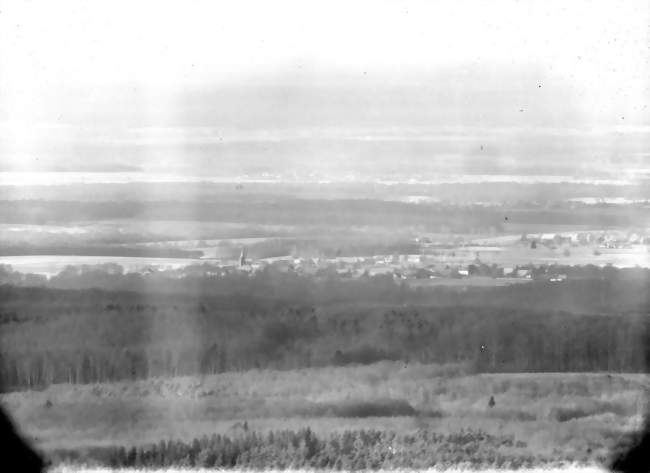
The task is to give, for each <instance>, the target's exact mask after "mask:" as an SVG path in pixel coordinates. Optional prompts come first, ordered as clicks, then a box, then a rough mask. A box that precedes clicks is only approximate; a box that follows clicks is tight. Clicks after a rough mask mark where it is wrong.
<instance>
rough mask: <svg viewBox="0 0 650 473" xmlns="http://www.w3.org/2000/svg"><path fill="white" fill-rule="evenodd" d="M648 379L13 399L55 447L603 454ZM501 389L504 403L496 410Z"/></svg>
mask: <svg viewBox="0 0 650 473" xmlns="http://www.w3.org/2000/svg"><path fill="white" fill-rule="evenodd" d="M648 386H649V383H648V379H647V377H646V376H643V375H620V374H616V375H614V374H612V375H609V374H605V373H603V374H596V373H594V374H586V373H585V374H566V373H562V374H480V375H472V374H467V372H466V371H465V370H464V367H463V366H462V365H442V366H441V365H419V364H409V365H404V364H403V363H400V362H381V363H377V364H374V365H368V366H348V367H328V368H318V369H303V370H293V371H249V372H242V373H222V374H218V375H211V376H205V377H182V378H172V379H150V380H142V381H135V382H120V383H109V384H96V385H62V384H60V385H52V386H50V387H48V388H47V389H45V390H43V391H24V392H15V393H9V394H5V395H3V397H2V402H3V404H4V405H5V406H6V407H7V408H8V409H9V410H10V411H11V412H12V413H13V415H14V416H15V417H16V419H17V421H18V423H19V424H20V425H21V426H22V427H23V429H24V432H25V434H26V435H27V436H29V437H32V438H33V439H35V440H36V442H37V444H38V445H39V446H40V447H41V448H42V449H44V450H45V451H52V450H56V449H83V448H91V447H98V446H104V447H110V446H125V447H127V448H128V447H130V446H134V445H147V444H150V443H156V442H160V441H161V440H168V439H177V440H180V441H184V442H191V441H193V440H194V439H196V438H200V437H202V436H211V435H213V434H222V435H228V436H237V435H239V434H240V433H242V432H243V431H244V430H247V431H250V432H258V433H260V434H266V433H268V432H269V431H277V430H296V431H297V430H300V429H305V428H310V429H311V430H312V431H313V432H314V433H315V434H316V435H318V436H325V437H327V436H329V435H333V434H340V433H342V432H345V431H359V430H365V429H372V430H377V431H381V432H392V433H395V434H397V435H409V434H414V433H417V432H429V433H438V434H441V435H443V434H444V435H447V434H450V433H455V432H461V431H466V430H468V429H471V430H473V431H477V432H482V433H484V434H486V435H492V436H499V437H501V436H506V437H509V438H512V439H513V441H514V442H515V443H516V442H518V441H520V442H524V443H525V447H521V448H520V449H519V450H520V451H521V453H522V454H525V455H535V456H543V457H552V458H556V459H558V460H564V461H580V462H583V463H585V462H589V461H597V459H598V458H601V459H602V458H603V457H604V456H606V455H608V454H609V452H610V450H611V448H612V447H613V445H615V444H616V443H617V442H618V441H619V439H620V437H621V435H622V434H623V433H625V432H629V431H631V430H633V429H634V428H636V427H638V426H639V424H640V421H641V416H640V414H641V411H642V409H643V407H644V406H643V402H642V400H643V399H644V394H643V393H644V392H645V390H646V389H648ZM491 396H493V397H494V399H495V405H494V406H493V407H489V406H488V401H489V398H490V397H491Z"/></svg>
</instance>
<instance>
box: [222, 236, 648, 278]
mask: <svg viewBox="0 0 650 473" xmlns="http://www.w3.org/2000/svg"><path fill="white" fill-rule="evenodd" d="M497 238H501V244H500V245H497V244H495V241H491V242H490V241H487V240H481V241H479V240H471V241H464V240H462V239H460V240H457V241H455V242H454V244H449V242H446V243H443V242H437V241H435V240H434V239H433V238H431V237H428V236H421V237H416V238H415V241H416V243H418V245H419V248H420V251H419V253H417V254H391V255H373V256H336V257H329V258H328V257H307V256H301V255H286V256H278V257H270V258H259V259H249V258H248V256H247V250H246V247H243V248H242V251H241V255H240V258H239V261H238V262H234V263H231V264H224V265H220V271H219V272H221V273H222V274H223V273H230V272H233V271H239V272H245V273H249V274H254V273H256V272H258V271H262V270H264V269H265V268H271V269H272V270H275V271H279V272H293V273H296V274H298V275H306V276H314V277H324V276H328V275H337V276H338V277H340V278H362V277H373V276H388V277H392V278H393V279H395V280H405V281H407V282H414V283H415V285H416V286H418V287H422V286H426V285H437V284H444V283H445V282H448V283H449V282H453V281H456V282H457V283H463V282H465V283H467V284H471V283H472V282H479V281H484V282H485V281H486V280H489V279H491V280H493V281H494V282H495V283H496V284H499V283H516V282H527V281H532V280H539V279H543V280H547V281H550V282H563V281H566V280H567V279H568V277H569V276H568V275H567V274H565V273H564V272H562V269H561V268H565V267H567V266H587V265H595V266H600V267H604V266H616V267H650V251H649V250H650V236H648V235H647V234H643V233H635V232H628V233H623V232H598V233H597V232H580V233H543V234H537V235H525V234H524V235H521V236H519V237H510V239H509V241H508V243H507V244H504V243H505V242H506V241H507V240H504V238H505V237H497ZM487 243H492V244H487Z"/></svg>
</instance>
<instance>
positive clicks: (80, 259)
mask: <svg viewBox="0 0 650 473" xmlns="http://www.w3.org/2000/svg"><path fill="white" fill-rule="evenodd" d="M200 262H201V260H199V259H191V258H145V257H136V256H72V255H30V256H2V257H0V264H8V265H10V266H11V268H12V269H13V270H14V271H18V272H21V273H33V274H42V275H44V276H54V275H56V274H58V273H60V272H61V271H62V270H63V269H65V267H66V266H81V265H100V264H104V263H114V264H119V265H120V266H122V267H123V268H124V270H125V272H140V271H144V270H145V269H147V268H150V267H156V268H159V269H167V268H172V269H177V268H182V267H184V266H189V265H191V264H197V263H200Z"/></svg>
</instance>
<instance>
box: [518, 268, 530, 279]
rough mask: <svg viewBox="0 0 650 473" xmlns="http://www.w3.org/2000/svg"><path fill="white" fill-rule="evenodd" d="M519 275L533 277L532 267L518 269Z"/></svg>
mask: <svg viewBox="0 0 650 473" xmlns="http://www.w3.org/2000/svg"><path fill="white" fill-rule="evenodd" d="M517 277H518V278H522V279H532V277H533V272H532V271H531V270H530V269H518V270H517Z"/></svg>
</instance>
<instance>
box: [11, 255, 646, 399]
mask: <svg viewBox="0 0 650 473" xmlns="http://www.w3.org/2000/svg"><path fill="white" fill-rule="evenodd" d="M594 268H595V267H594ZM594 268H583V269H582V270H581V271H582V278H574V279H572V280H569V281H566V282H564V283H562V284H555V283H549V282H544V281H535V282H533V283H531V284H528V285H524V286H519V285H515V286H506V287H494V288H464V289H463V290H458V289H455V288H437V289H436V290H431V291H417V290H411V289H408V288H406V287H405V286H404V285H401V284H396V283H395V282H394V281H393V279H392V278H387V277H381V276H375V277H367V278H360V279H358V280H344V279H342V278H338V277H337V276H336V275H329V276H326V277H322V278H315V277H306V276H299V275H297V274H295V273H281V272H274V271H273V270H268V271H265V272H261V273H260V274H257V275H255V276H252V277H247V276H241V275H237V274H231V275H226V276H222V277H210V276H205V275H201V274H194V275H192V273H191V272H190V273H189V274H188V275H187V276H186V277H183V278H179V277H178V273H177V272H173V271H172V272H170V274H167V273H165V272H163V273H162V274H161V275H158V276H155V277H156V278H157V279H152V280H147V278H145V277H143V276H141V275H134V274H122V273H120V272H119V271H107V270H106V269H105V268H104V269H103V270H101V269H96V268H95V269H93V270H92V271H90V272H84V271H82V270H79V271H76V272H75V271H72V269H70V270H69V271H67V272H64V273H65V274H60V275H59V276H57V277H54V278H52V279H51V280H50V281H49V282H48V285H47V287H20V286H18V285H15V284H7V283H8V282H10V280H11V278H12V274H14V273H11V272H10V271H5V272H4V273H3V278H4V281H3V282H5V284H4V285H2V286H0V301H1V302H0V346H1V347H2V351H1V352H0V354H1V358H0V372H1V373H2V379H0V383H1V384H2V386H3V387H4V389H6V390H15V389H22V388H36V387H42V386H47V385H49V384H52V383H61V382H69V383H95V382H101V381H115V380H123V379H142V378H148V377H160V376H178V375H194V374H212V373H220V372H224V371H242V370H248V369H296V368H306V367H319V366H328V365H346V364H355V363H356V364H368V363H373V362H376V361H380V360H401V361H403V362H405V363H408V362H410V361H417V362H420V363H449V362H465V363H468V364H469V365H470V366H472V369H473V370H474V371H476V372H531V371H533V372H543V371H546V372H549V371H550V372H575V371H610V372H645V370H646V367H647V366H648V361H650V330H649V328H650V327H649V325H650V320H649V319H648V312H649V311H650V300H649V298H650V296H649V295H648V293H647V290H646V289H647V284H648V273H649V272H648V271H647V270H641V269H631V270H617V269H615V268H604V269H601V268H595V269H594ZM93 271H94V272H93ZM574 272H577V271H574ZM100 276H102V277H100ZM84 281H85V283H82V282H84ZM116 281H117V282H116ZM22 282H23V284H25V281H22ZM89 282H92V283H89ZM70 287H77V288H79V287H81V289H69V288H70ZM98 287H104V288H105V289H98ZM66 288H68V289H66ZM106 288H112V289H110V290H109V289H106ZM127 288H129V290H127Z"/></svg>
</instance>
